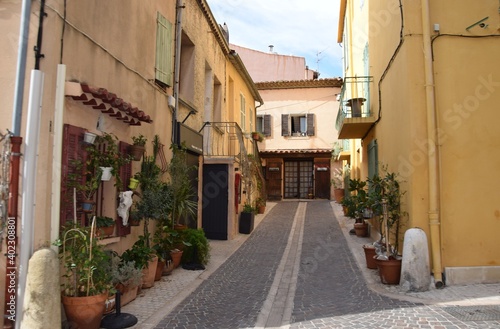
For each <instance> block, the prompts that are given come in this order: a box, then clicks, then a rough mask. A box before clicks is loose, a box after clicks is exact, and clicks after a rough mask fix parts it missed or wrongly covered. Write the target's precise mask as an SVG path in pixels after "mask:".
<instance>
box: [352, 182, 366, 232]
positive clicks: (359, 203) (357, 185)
mask: <svg viewBox="0 0 500 329" xmlns="http://www.w3.org/2000/svg"><path fill="white" fill-rule="evenodd" d="M349 191H350V192H351V193H352V195H351V196H350V202H351V204H350V206H351V212H350V213H351V214H352V210H353V211H354V219H355V223H354V230H355V234H356V236H359V237H364V236H367V234H368V223H366V222H365V220H364V218H363V214H364V212H365V209H366V208H367V207H368V202H367V201H368V194H367V191H366V181H362V180H360V179H349Z"/></svg>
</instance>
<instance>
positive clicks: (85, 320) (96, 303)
mask: <svg viewBox="0 0 500 329" xmlns="http://www.w3.org/2000/svg"><path fill="white" fill-rule="evenodd" d="M107 298H108V293H103V294H100V295H95V296H88V297H68V296H62V304H63V306H64V312H65V313H66V317H67V318H68V324H69V325H70V326H71V328H86V329H99V327H100V324H101V318H102V315H103V314H104V303H105V302H106V299H107Z"/></svg>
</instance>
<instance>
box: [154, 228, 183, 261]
mask: <svg viewBox="0 0 500 329" xmlns="http://www.w3.org/2000/svg"><path fill="white" fill-rule="evenodd" d="M185 231H187V229H186V230H174V229H172V228H171V227H170V226H169V225H164V226H162V227H160V228H159V229H158V230H157V231H156V233H155V237H154V239H153V241H154V243H155V247H154V248H155V249H156V251H157V253H159V254H160V255H163V257H164V258H165V259H167V258H171V259H172V261H173V264H174V265H173V266H174V268H177V267H178V266H179V265H180V263H181V259H182V254H183V253H184V248H185V247H190V246H191V243H189V242H188V241H185V239H184V234H185ZM167 255H168V256H167Z"/></svg>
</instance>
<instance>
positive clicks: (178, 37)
mask: <svg viewBox="0 0 500 329" xmlns="http://www.w3.org/2000/svg"><path fill="white" fill-rule="evenodd" d="M175 8H176V9H177V17H176V21H175V62H174V98H175V106H174V111H173V113H172V142H173V143H174V144H177V142H178V140H177V114H178V110H179V76H180V70H181V41H182V9H184V8H185V6H184V5H182V0H177V4H176V7H175Z"/></svg>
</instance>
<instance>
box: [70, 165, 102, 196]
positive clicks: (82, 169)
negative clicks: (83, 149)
mask: <svg viewBox="0 0 500 329" xmlns="http://www.w3.org/2000/svg"><path fill="white" fill-rule="evenodd" d="M71 167H72V168H73V170H72V172H71V173H70V174H69V175H68V182H67V184H68V187H70V188H72V187H74V188H76V191H77V192H78V193H80V195H81V196H82V198H83V199H84V200H92V199H93V198H94V195H95V193H96V191H97V189H98V188H99V184H101V176H102V170H101V169H100V168H94V169H92V168H90V167H87V166H86V165H85V163H84V162H82V161H81V160H73V161H72V162H71Z"/></svg>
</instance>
